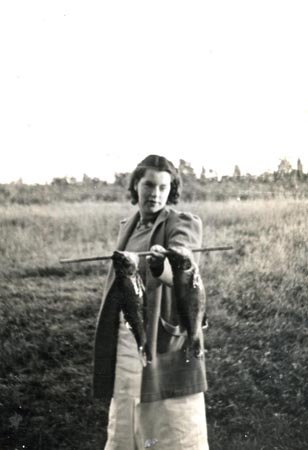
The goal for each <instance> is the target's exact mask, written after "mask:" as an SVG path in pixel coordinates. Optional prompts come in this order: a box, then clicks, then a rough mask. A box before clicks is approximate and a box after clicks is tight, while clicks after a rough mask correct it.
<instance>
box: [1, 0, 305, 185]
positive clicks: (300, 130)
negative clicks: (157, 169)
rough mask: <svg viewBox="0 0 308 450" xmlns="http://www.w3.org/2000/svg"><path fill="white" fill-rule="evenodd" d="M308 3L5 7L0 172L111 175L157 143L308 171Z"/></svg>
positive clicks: (227, 170)
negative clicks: (285, 163) (287, 163)
mask: <svg viewBox="0 0 308 450" xmlns="http://www.w3.org/2000/svg"><path fill="white" fill-rule="evenodd" d="M307 23H308V3H307V1H306V0H305V1H297V0H289V1H284V0H256V1H250V0H242V1H239V0H232V1H230V0H225V1H221V0H212V1H188V0H186V1H185V2H184V1H181V0H176V1H168V0H164V1H160V0H155V1H148V0H140V1H134V0H125V1H116V0H110V1H103V0H99V1H91V0H88V1H83V2H81V1H78V0H61V1H60V0H59V1H57V0H52V1H44V0H38V1H33V0H20V1H16V0H9V1H3V2H1V5H0V61H1V70H0V151H1V163H0V183H1V182H2V183H3V182H8V181H13V180H17V179H18V178H22V179H23V180H24V182H45V181H50V180H51V179H52V178H53V177H56V176H60V177H62V176H70V177H71V176H74V177H77V178H78V179H80V178H81V177H82V175H83V174H84V173H86V174H87V175H88V176H91V177H99V178H101V179H105V180H108V181H109V180H110V181H112V179H113V175H114V173H115V172H126V171H131V170H133V169H134V167H135V165H136V164H137V163H138V162H139V160H140V159H143V158H144V157H145V156H146V155H147V154H150V153H157V154H162V155H165V156H167V157H168V158H169V159H171V160H172V161H173V162H174V163H175V164H178V161H179V159H180V158H181V159H184V160H186V161H188V162H190V163H191V164H192V165H193V166H194V167H195V169H196V172H197V173H198V172H199V171H200V169H201V166H204V167H205V169H206V170H207V171H209V169H211V170H213V171H216V172H217V173H218V174H232V172H233V169H234V166H235V164H238V165H239V167H240V169H241V172H242V173H243V174H245V173H246V172H249V173H256V174H259V173H261V172H264V171H266V170H271V171H273V170H275V169H276V168H277V166H278V164H279V160H280V159H281V158H284V157H286V158H287V159H288V160H289V161H290V162H291V163H292V164H293V166H294V167H295V166H296V161H297V158H298V157H299V158H300V159H301V161H302V163H303V165H304V171H305V172H308V156H307V155H308V82H307V80H308V63H307V61H308V51H307V50H308V26H307Z"/></svg>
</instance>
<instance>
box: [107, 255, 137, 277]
mask: <svg viewBox="0 0 308 450" xmlns="http://www.w3.org/2000/svg"><path fill="white" fill-rule="evenodd" d="M111 259H112V261H113V267H114V270H115V273H116V276H131V275H135V274H136V272H137V270H138V263H139V256H138V255H137V253H133V252H125V251H123V252H121V251H118V250H116V251H115V252H113V255H112V257H111Z"/></svg>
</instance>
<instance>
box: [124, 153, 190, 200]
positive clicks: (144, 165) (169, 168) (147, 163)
mask: <svg viewBox="0 0 308 450" xmlns="http://www.w3.org/2000/svg"><path fill="white" fill-rule="evenodd" d="M148 169H154V170H158V171H160V172H169V173H170V175H171V188H170V192H169V196H168V199H167V204H174V205H175V204H176V203H177V202H178V201H179V198H180V189H181V185H182V182H181V177H180V175H179V172H178V170H177V169H176V168H175V167H174V165H173V164H172V162H171V161H169V160H168V159H166V158H165V157H164V156H158V155H149V156H147V157H146V158H145V159H144V160H142V161H141V162H140V163H139V164H138V165H137V167H136V169H135V170H134V171H133V173H132V174H131V177H130V180H129V186H128V191H129V192H130V198H131V203H132V204H133V205H136V203H138V192H137V191H136V189H135V185H136V183H138V182H139V180H141V178H142V177H143V176H144V174H145V172H146V171H147V170H148Z"/></svg>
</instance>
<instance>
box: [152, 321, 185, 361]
mask: <svg viewBox="0 0 308 450" xmlns="http://www.w3.org/2000/svg"><path fill="white" fill-rule="evenodd" d="M186 337H187V331H186V330H185V328H183V327H181V326H180V325H172V324H171V323H169V322H167V321H166V320H165V319H163V318H162V317H160V318H159V323H158V339H157V352H158V353H167V352H175V351H177V350H181V348H182V347H183V345H184V343H185V341H186Z"/></svg>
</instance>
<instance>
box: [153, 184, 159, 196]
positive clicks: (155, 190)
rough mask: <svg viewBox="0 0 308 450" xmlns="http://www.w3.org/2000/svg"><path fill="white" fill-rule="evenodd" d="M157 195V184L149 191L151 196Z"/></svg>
mask: <svg viewBox="0 0 308 450" xmlns="http://www.w3.org/2000/svg"><path fill="white" fill-rule="evenodd" d="M158 196H159V186H156V187H153V189H152V191H151V197H154V198H156V197H158Z"/></svg>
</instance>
